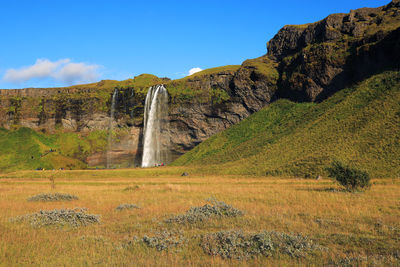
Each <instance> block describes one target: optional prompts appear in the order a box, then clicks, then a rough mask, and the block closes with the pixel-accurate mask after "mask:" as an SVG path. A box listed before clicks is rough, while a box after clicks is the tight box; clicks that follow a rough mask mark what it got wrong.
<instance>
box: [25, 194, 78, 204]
mask: <svg viewBox="0 0 400 267" xmlns="http://www.w3.org/2000/svg"><path fill="white" fill-rule="evenodd" d="M78 199H79V198H78V197H77V196H74V195H70V194H62V193H54V194H51V193H49V194H45V193H43V194H39V195H36V196H32V197H30V198H28V199H27V200H28V201H43V202H52V201H72V200H78Z"/></svg>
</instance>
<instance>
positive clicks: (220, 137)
mask: <svg viewBox="0 0 400 267" xmlns="http://www.w3.org/2000/svg"><path fill="white" fill-rule="evenodd" d="M335 159H337V160H341V161H344V162H346V163H348V164H351V165H353V166H356V167H359V168H362V169H365V170H367V171H368V172H370V173H371V174H372V175H373V176H375V177H384V176H386V177H397V176H399V175H400V73H399V72H385V73H382V74H379V75H375V76H373V77H371V78H369V79H367V80H365V81H364V82H362V83H360V84H358V85H356V86H354V87H353V88H348V89H345V90H342V91H340V92H338V93H336V94H335V95H333V96H332V97H330V98H329V99H327V100H326V101H324V102H322V103H319V104H313V103H293V102H290V101H288V100H279V101H277V102H275V103H273V104H271V105H270V106H268V107H266V108H264V109H262V110H261V111H259V112H257V113H255V114H253V115H252V116H250V117H249V118H248V119H246V120H244V121H242V122H241V123H239V124H237V125H235V126H233V127H231V128H230V129H228V130H226V131H224V132H222V133H219V134H217V135H215V136H213V137H211V138H210V139H208V140H206V141H205V142H203V143H202V144H200V145H199V146H197V147H196V148H194V149H193V150H192V151H190V152H188V153H187V154H185V155H183V156H182V157H180V158H179V159H178V160H176V161H175V162H174V165H197V166H202V167H201V168H203V169H204V171H207V172H217V173H227V174H255V175H289V176H302V177H314V176H316V175H319V174H322V175H323V174H325V171H324V169H325V167H326V166H328V165H329V164H330V163H331V162H332V161H333V160H335ZM216 164H218V168H217V167H216ZM221 164H222V166H221Z"/></svg>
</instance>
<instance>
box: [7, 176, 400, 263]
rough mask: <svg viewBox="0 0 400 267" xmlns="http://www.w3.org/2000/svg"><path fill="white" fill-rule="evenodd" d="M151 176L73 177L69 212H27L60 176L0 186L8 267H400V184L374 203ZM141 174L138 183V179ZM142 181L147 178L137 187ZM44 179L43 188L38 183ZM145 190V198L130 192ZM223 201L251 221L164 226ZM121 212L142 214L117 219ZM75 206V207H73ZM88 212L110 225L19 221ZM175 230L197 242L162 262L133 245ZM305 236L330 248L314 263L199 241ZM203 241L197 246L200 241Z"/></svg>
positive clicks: (370, 196)
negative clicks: (228, 255)
mask: <svg viewBox="0 0 400 267" xmlns="http://www.w3.org/2000/svg"><path fill="white" fill-rule="evenodd" d="M155 172H156V171H154V170H149V171H148V174H149V176H146V175H143V170H114V171H107V172H103V171H84V172H78V171H65V172H62V173H61V172H60V174H59V177H56V181H57V189H58V190H62V191H63V192H65V193H70V194H74V195H79V196H80V199H79V200H76V201H74V203H73V204H71V203H68V202H26V198H27V197H28V196H31V195H35V194H38V193H40V192H43V191H48V190H49V189H50V187H51V184H50V183H49V180H48V179H47V175H50V174H51V172H40V175H38V172H20V173H13V174H9V175H7V176H0V199H1V201H0V237H1V238H0V266H2V265H4V266H24V265H35V266H38V265H41V266H42V265H44V266H47V265H52V266H62V265H75V266H82V265H95V264H97V265H100V266H106V265H107V266H109V265H118V266H124V265H127V266H132V265H139V266H143V265H144V266H171V265H173V266H194V265H196V266H197V265H201V266H209V265H215V266H235V265H244V266H257V265H258V266H261V265H263V266H265V265H293V264H300V265H310V264H312V265H314V264H315V265H323V264H329V263H330V264H340V263H341V264H343V263H346V262H351V263H353V264H355V263H360V264H361V265H366V264H367V263H370V264H378V265H387V264H392V265H396V264H400V259H399V258H400V251H399V247H400V239H399V236H400V219H399V218H400V180H399V179H384V180H381V179H380V180H374V181H373V185H372V188H371V190H369V191H367V192H365V193H358V194H352V193H344V192H340V191H339V192H335V191H333V190H331V189H332V188H338V187H337V186H336V185H335V184H334V183H333V182H331V181H330V180H325V179H323V180H320V181H316V180H305V179H284V178H266V177H264V178H263V177H261V178H254V177H239V176H202V175H195V174H193V175H191V176H190V177H181V176H178V175H176V174H173V172H174V169H172V171H171V172H170V170H168V169H163V172H164V174H163V173H159V174H158V175H155ZM136 174H137V175H136ZM135 176H139V177H138V178H135ZM34 177H37V178H34ZM136 185H138V186H139V188H140V190H133V191H124V189H125V188H127V187H129V186H130V187H135V186H136ZM209 197H215V198H216V199H218V200H221V201H224V202H226V203H228V204H230V205H232V206H234V207H236V208H238V209H240V210H243V211H245V212H246V214H245V215H244V216H242V217H236V218H223V219H211V220H210V221H207V222H206V223H204V224H196V225H195V226H193V225H183V226H182V225H178V226H176V225H168V224H165V223H163V220H165V219H166V218H168V217H170V216H171V215H172V214H181V213H184V212H185V211H186V210H188V209H189V208H190V207H192V206H201V205H204V204H205V203H206V201H205V199H207V198H209ZM120 203H136V204H138V205H139V206H140V207H142V208H141V209H136V210H134V211H133V212H126V213H125V212H124V213H121V212H115V207H116V206H117V205H119V204H120ZM71 205H73V206H71ZM75 206H79V207H85V208H88V209H89V210H90V212H91V213H93V214H99V215H101V224H98V225H90V226H86V227H81V228H78V229H72V230H60V229H54V228H43V229H34V228H31V226H30V225H29V224H24V223H11V222H10V221H9V219H10V218H13V217H16V216H19V215H24V214H29V213H33V212H37V211H39V210H41V209H42V210H52V209H60V208H74V207H75ZM165 228H168V229H170V230H172V231H174V230H180V231H183V232H184V235H185V237H186V238H188V240H189V241H188V242H187V244H186V245H185V246H184V247H182V248H180V249H177V250H168V251H163V252H158V251H157V250H156V249H153V248H150V247H147V246H145V245H143V244H140V243H133V245H130V246H126V244H127V243H128V241H129V240H134V239H135V238H134V237H135V236H136V237H137V238H142V237H143V236H145V235H147V236H152V235H153V234H154V233H156V232H159V231H162V230H163V229H165ZM228 230H242V231H244V232H253V233H254V232H261V231H264V230H265V231H277V232H283V233H288V234H289V233H293V234H297V233H302V234H303V235H306V236H308V237H309V238H310V239H311V240H313V241H315V242H317V243H318V244H320V245H322V246H324V247H326V248H327V250H323V251H317V252H314V253H313V254H309V255H307V256H306V257H301V258H291V257H289V256H287V255H283V254H282V255H275V256H272V257H256V258H254V259H249V260H244V261H238V260H224V259H221V258H220V257H211V256H208V255H206V254H205V253H204V252H203V250H202V249H201V247H200V246H199V242H198V241H199V240H198V236H199V235H201V234H207V233H212V232H218V231H228ZM196 238H197V239H196Z"/></svg>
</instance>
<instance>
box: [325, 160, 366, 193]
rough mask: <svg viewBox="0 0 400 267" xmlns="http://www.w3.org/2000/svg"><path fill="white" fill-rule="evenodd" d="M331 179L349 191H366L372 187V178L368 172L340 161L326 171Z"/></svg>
mask: <svg viewBox="0 0 400 267" xmlns="http://www.w3.org/2000/svg"><path fill="white" fill-rule="evenodd" d="M326 170H327V171H328V174H329V177H331V178H334V179H336V181H338V182H339V183H340V184H341V185H342V186H344V187H345V188H346V189H347V190H348V191H355V190H360V189H366V188H368V187H369V186H370V180H371V178H370V176H369V174H368V173H367V172H365V171H362V170H358V169H355V168H351V167H349V166H346V165H344V164H343V163H341V162H339V161H334V162H333V163H332V165H331V167H328V168H327V169H326Z"/></svg>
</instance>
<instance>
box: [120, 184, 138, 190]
mask: <svg viewBox="0 0 400 267" xmlns="http://www.w3.org/2000/svg"><path fill="white" fill-rule="evenodd" d="M139 189H140V186H138V185H135V186H127V187H125V188H124V189H123V191H136V190H139Z"/></svg>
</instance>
